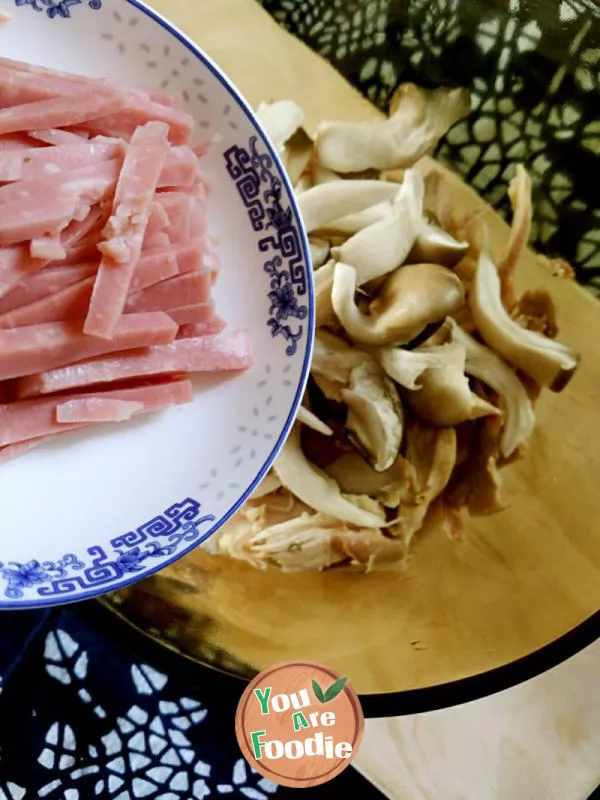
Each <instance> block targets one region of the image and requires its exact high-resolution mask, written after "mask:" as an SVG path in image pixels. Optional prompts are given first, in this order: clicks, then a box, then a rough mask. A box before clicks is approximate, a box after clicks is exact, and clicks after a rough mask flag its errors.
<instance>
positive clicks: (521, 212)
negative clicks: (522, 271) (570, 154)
mask: <svg viewBox="0 0 600 800" xmlns="http://www.w3.org/2000/svg"><path fill="white" fill-rule="evenodd" d="M508 197H509V199H510V204H511V206H512V210H513V220H512V225H511V229H510V237H509V240H508V245H507V247H506V252H505V254H504V257H503V259H502V261H501V262H500V265H499V266H498V275H499V276H500V286H501V294H502V302H503V303H504V306H505V307H506V308H507V309H508V310H509V311H511V310H512V307H513V306H514V304H515V302H516V297H515V287H514V280H515V272H516V269H517V264H518V263H519V259H520V258H521V254H522V252H523V250H524V249H525V247H526V246H527V241H528V240H529V235H530V233H531V219H532V215H533V208H532V202H531V178H530V177H529V174H528V172H527V170H526V169H525V167H524V166H523V165H522V164H517V172H516V175H515V177H514V178H513V179H512V181H511V182H510V186H509V189H508Z"/></svg>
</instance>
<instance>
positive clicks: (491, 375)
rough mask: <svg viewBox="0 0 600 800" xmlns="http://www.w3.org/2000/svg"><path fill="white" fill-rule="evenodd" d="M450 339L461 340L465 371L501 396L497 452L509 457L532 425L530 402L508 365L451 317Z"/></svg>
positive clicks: (527, 436)
mask: <svg viewBox="0 0 600 800" xmlns="http://www.w3.org/2000/svg"><path fill="white" fill-rule="evenodd" d="M449 323H450V325H451V332H452V340H453V341H454V342H457V343H458V344H461V345H462V346H463V347H464V348H465V350H466V353H467V362H466V366H465V369H466V372H467V374H468V375H472V376H473V377H474V378H477V379H478V380H480V381H483V383H485V384H486V385H487V386H489V387H490V388H491V389H493V390H494V391H495V392H496V394H498V395H499V396H500V399H501V401H502V409H503V411H504V425H503V428H502V436H501V439H500V452H501V453H502V455H503V456H504V458H509V457H510V456H511V455H512V454H513V453H514V452H515V451H516V450H517V449H518V448H519V447H521V445H524V444H525V443H526V442H527V441H528V440H529V437H530V436H531V434H532V433H533V429H534V427H535V414H534V410H533V403H532V402H531V399H530V398H529V395H528V394H527V391H526V389H525V387H524V386H523V384H522V383H521V381H520V380H519V379H518V378H517V376H516V375H515V373H514V372H513V370H512V369H511V367H509V366H508V364H507V363H506V362H505V361H503V360H502V359H501V358H500V357H499V356H497V355H496V353H494V352H493V351H492V350H490V348H489V347H486V346H485V345H483V344H479V342H477V341H475V339H474V338H473V337H472V336H470V335H469V334H468V333H465V332H464V331H463V330H462V328H460V326H459V325H457V324H456V322H454V320H449Z"/></svg>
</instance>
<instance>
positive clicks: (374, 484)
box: [325, 453, 412, 505]
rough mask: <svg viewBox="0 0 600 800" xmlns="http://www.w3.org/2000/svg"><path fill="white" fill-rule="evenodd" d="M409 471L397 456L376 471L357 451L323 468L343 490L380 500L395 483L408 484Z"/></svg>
mask: <svg viewBox="0 0 600 800" xmlns="http://www.w3.org/2000/svg"><path fill="white" fill-rule="evenodd" d="M411 471H412V467H411V466H410V464H409V463H408V461H406V459H404V458H402V456H398V458H397V459H396V460H395V461H394V463H393V464H392V465H391V467H389V468H388V469H386V470H384V471H383V472H376V471H375V470H374V469H373V467H371V466H370V465H369V464H367V462H366V461H365V459H364V458H363V457H362V456H361V455H360V454H359V453H344V454H343V455H341V456H340V457H339V458H336V460H335V461H333V462H332V463H331V464H329V465H328V466H327V467H326V468H325V472H326V473H327V474H328V475H329V477H330V478H333V479H334V480H335V481H337V483H338V484H339V487H340V489H341V490H342V491H343V492H346V493H347V494H360V493H363V494H368V495H369V496H370V497H375V498H377V499H378V500H382V501H383V498H384V497H386V496H387V494H388V490H389V489H390V488H391V487H393V486H394V485H395V484H398V483H402V484H406V485H407V486H408V484H410V473H411ZM384 504H385V505H387V504H386V503H384Z"/></svg>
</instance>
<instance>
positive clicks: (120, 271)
mask: <svg viewBox="0 0 600 800" xmlns="http://www.w3.org/2000/svg"><path fill="white" fill-rule="evenodd" d="M167 132H168V131H167V127H166V125H164V124H162V123H160V122H149V123H148V124H147V125H145V126H144V127H141V128H138V130H136V132H135V133H134V135H133V137H132V139H131V143H130V145H129V147H128V148H127V152H126V155H125V160H124V162H123V167H122V170H121V173H120V176H119V180H118V183H117V189H116V192H115V199H114V204H113V212H112V216H111V218H110V219H109V222H108V224H107V228H106V229H105V233H106V235H107V240H106V241H105V242H103V243H102V244H100V245H99V248H100V249H101V250H102V253H103V258H102V261H101V264H100V269H99V270H98V275H97V277H96V283H95V286H94V291H93V294H92V300H91V303H90V308H89V312H88V315H87V318H86V321H85V327H84V331H85V333H86V334H88V335H90V336H98V337H103V338H110V337H111V336H112V335H113V333H114V331H115V329H116V326H117V323H118V321H119V318H120V317H121V315H122V313H123V309H124V307H125V301H126V299H127V294H128V293H129V289H130V286H131V281H132V278H133V275H134V272H135V268H136V265H137V262H138V259H139V257H140V252H141V248H142V243H143V240H144V235H145V232H146V226H147V224H148V218H149V216H150V209H151V208H152V198H153V197H154V193H155V191H156V184H157V182H158V178H159V176H160V172H161V170H162V166H163V164H164V161H165V157H166V154H167V150H168V143H167Z"/></svg>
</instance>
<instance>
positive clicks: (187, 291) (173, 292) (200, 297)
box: [125, 272, 211, 313]
mask: <svg viewBox="0 0 600 800" xmlns="http://www.w3.org/2000/svg"><path fill="white" fill-rule="evenodd" d="M210 287H211V280H210V273H209V272H190V273H189V274H187V275H177V276H176V277H175V278H170V279H169V280H166V281H162V282H161V283H157V284H156V285H155V286H150V287H148V288H147V289H143V290H142V291H140V292H135V293H134V294H131V295H129V297H128V298H127V302H126V304H125V310H126V311H127V312H128V313H131V312H139V311H168V310H169V309H171V308H180V307H181V306H190V305H195V304H196V303H203V302H205V301H206V300H208V298H209V296H210Z"/></svg>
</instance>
